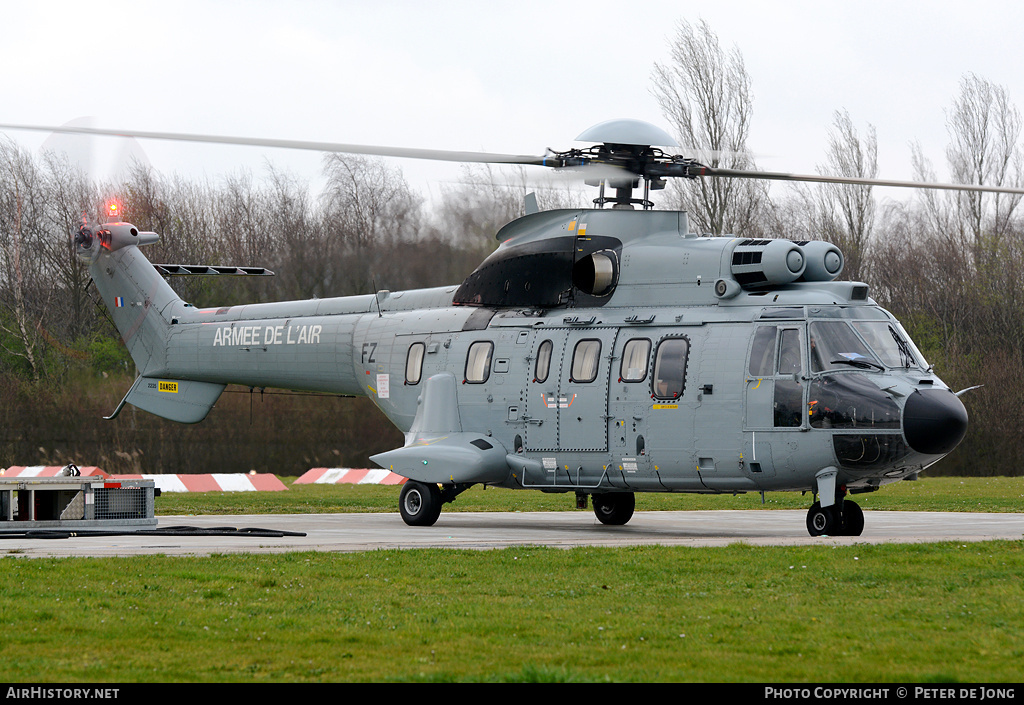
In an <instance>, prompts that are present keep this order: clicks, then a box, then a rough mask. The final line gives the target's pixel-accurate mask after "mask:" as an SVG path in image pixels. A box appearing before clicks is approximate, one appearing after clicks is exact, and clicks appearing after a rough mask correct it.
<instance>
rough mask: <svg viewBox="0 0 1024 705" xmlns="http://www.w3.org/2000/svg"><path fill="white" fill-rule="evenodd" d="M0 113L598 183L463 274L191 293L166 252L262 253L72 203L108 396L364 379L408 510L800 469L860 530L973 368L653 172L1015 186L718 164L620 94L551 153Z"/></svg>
mask: <svg viewBox="0 0 1024 705" xmlns="http://www.w3.org/2000/svg"><path fill="white" fill-rule="evenodd" d="M2 128H7V129H38V130H48V131H57V132H60V131H64V132H74V133H79V134H93V135H122V136H131V137H136V138H140V139H147V138H148V139H169V140H186V141H193V142H211V143H228V144H242V145H256V146H264V147H286V148H298V149H312V150H317V151H322V152H343V153H355V154H370V155H377V156H385V157H388V156H390V157H412V158H419V159H441V160H447V161H459V162H483V163H496V164H516V165H531V166H543V167H552V168H555V169H556V170H560V171H561V170H574V171H579V172H581V173H582V175H583V176H584V178H585V179H586V180H587V183H588V184H590V185H593V186H597V187H599V189H600V195H599V196H598V198H596V199H595V200H594V205H595V207H594V208H580V209H559V210H551V211H540V210H538V209H537V208H536V206H535V202H534V203H532V204H531V202H530V200H529V197H528V208H527V214H526V215H525V216H523V217H521V218H518V219H516V220H513V221H512V222H510V223H508V224H507V225H505V226H504V227H502V228H501V229H500V230H499V231H498V232H497V234H496V239H497V240H498V242H499V243H500V244H499V245H498V247H497V249H495V250H494V252H493V253H492V254H491V255H489V256H488V257H487V258H486V259H485V260H484V261H483V262H482V263H481V264H480V265H479V266H478V267H477V268H476V270H475V271H473V272H472V273H471V274H470V275H469V276H468V277H467V278H466V279H465V281H463V282H462V283H461V284H458V285H452V286H446V287H437V288H430V289H421V290H409V291H395V292H392V291H377V292H375V293H373V294H367V295H357V296H346V297H338V298H326V299H316V300H309V301H286V302H277V303H263V304H249V305H239V306H228V307H222V308H208V309H199V308H196V307H194V306H192V305H191V304H189V303H187V302H185V301H183V300H182V299H181V298H179V297H178V295H177V294H176V293H175V292H174V290H173V289H172V288H171V287H170V286H169V284H168V283H167V281H166V280H165V276H167V275H171V274H184V273H196V274H200V273H212V272H211V270H213V271H217V272H219V273H241V274H246V273H265V272H263V271H262V270H256V269H252V270H247V269H246V268H238V269H237V270H236V268H212V267H207V266H205V265H154V264H152V263H151V262H150V261H149V260H148V259H147V258H146V257H145V256H144V254H143V253H142V250H141V249H140V248H142V247H144V246H145V245H147V244H150V243H153V242H156V241H157V240H158V239H159V235H158V234H157V233H153V232H142V231H140V230H139V229H138V228H136V227H135V226H134V225H132V224H130V223H124V222H116V221H115V222H107V223H104V224H102V225H93V224H90V223H89V222H88V221H87V220H86V221H84V222H83V224H82V225H81V227H80V229H79V230H78V232H77V233H75V234H74V236H73V240H74V247H75V249H76V251H77V254H78V256H79V257H80V258H81V260H82V261H84V262H85V263H86V264H87V265H88V268H89V271H90V274H91V276H92V281H93V283H94V284H95V286H96V288H97V290H98V292H99V294H100V296H101V297H102V300H103V301H104V303H105V305H106V307H107V308H108V310H109V312H110V314H111V317H112V319H113V322H114V323H115V325H116V326H117V328H118V330H119V331H120V333H121V335H122V337H123V339H124V342H125V344H126V345H127V347H128V350H129V351H130V353H131V356H132V358H133V360H134V362H135V364H136V366H137V368H138V370H139V376H138V377H137V378H136V379H135V381H134V383H133V384H132V386H131V388H130V389H129V390H128V392H127V394H126V395H125V397H124V399H122V401H121V402H120V404H119V405H118V406H117V408H116V409H115V410H114V412H113V413H112V414H111V415H110V416H109V417H105V418H108V419H113V418H115V417H116V416H117V415H118V413H119V412H120V411H121V409H122V408H123V407H124V406H125V404H131V405H133V406H135V407H137V408H140V409H143V410H145V411H147V412H150V413H153V414H155V415H157V416H160V417H163V418H165V419H170V420H172V421H176V422H180V423H197V422H200V421H202V420H203V419H204V418H205V417H206V416H207V414H208V413H209V411H210V409H211V408H212V407H213V406H214V404H215V403H216V401H217V399H218V398H219V397H220V395H221V392H222V391H223V390H224V389H225V386H226V385H228V384H236V385H244V386H248V387H250V388H275V387H276V388H284V389H291V390H304V391H318V392H330V393H337V394H344V395H364V396H367V397H369V398H370V399H371V400H372V401H373V403H374V404H375V405H376V406H377V407H378V408H379V409H380V410H381V411H382V412H383V413H384V414H385V416H387V418H388V419H389V420H390V421H391V422H392V423H393V424H394V425H395V426H397V427H398V428H399V429H400V430H401V431H402V432H403V433H404V434H405V443H404V445H403V446H402V447H400V448H395V449H393V450H390V451H387V452H384V453H379V454H377V455H374V456H372V457H371V460H372V461H373V462H375V463H376V464H378V465H379V466H381V467H383V468H386V469H388V470H390V471H392V472H394V473H396V474H398V475H400V476H403V477H405V478H407V480H406V482H405V483H404V484H403V488H402V490H401V495H400V497H399V511H400V514H401V516H402V519H403V520H404V521H405V523H407V524H409V525H412V526H431V525H433V524H434V523H435V522H437V520H438V519H439V517H440V514H441V510H442V507H443V505H444V504H446V503H450V502H452V501H455V499H456V498H457V497H458V495H459V494H461V493H462V492H464V491H465V490H467V489H468V488H470V487H472V486H474V485H477V484H482V485H484V486H496V487H504V488H510V489H533V490H539V491H541V492H549V493H573V494H574V495H575V499H576V506H577V508H580V509H585V508H587V505H588V502H589V503H590V504H591V505H592V509H593V512H594V514H595V516H596V518H597V520H598V521H599V522H600V523H601V524H605V525H611V526H615V525H623V524H626V523H627V522H628V521H629V520H630V518H631V517H632V515H633V513H634V510H635V506H636V502H635V494H636V493H637V492H682V493H704V494H738V493H747V492H758V493H761V495H762V497H764V494H765V493H767V492H776V491H797V492H804V493H806V492H810V493H811V496H812V498H813V502H812V504H811V506H810V507H809V509H808V511H807V516H806V528H807V531H808V533H809V534H810V535H811V536H823V535H833V536H858V535H860V534H861V533H862V532H863V530H864V513H863V511H862V510H861V509H860V507H859V505H858V504H857V503H856V502H855V501H853V500H851V499H850V497H851V496H854V495H857V494H861V493H868V492H874V491H877V490H878V489H879V488H881V487H882V486H884V485H886V484H889V483H893V482H898V481H901V480H904V479H908V478H915V477H916V476H917V475H918V474H919V473H920V472H922V471H923V470H925V469H926V468H928V467H930V466H932V465H933V464H934V463H936V462H938V461H939V460H940V459H941V458H942V457H944V456H945V455H947V454H948V453H950V452H951V451H952V450H953V449H954V448H956V446H957V445H958V444H959V443H960V442H961V440H962V439H963V438H964V436H965V434H966V432H967V423H968V414H967V410H966V408H965V407H964V405H963V403H962V402H961V400H960V396H961V395H962V394H963V393H964V392H966V391H968V390H962V391H960V392H956V393H954V392H953V391H952V390H951V389H950V388H949V387H948V386H947V385H946V384H945V383H944V382H943V381H942V380H941V379H939V377H938V376H937V375H936V374H935V372H934V369H933V368H932V366H930V365H929V364H928V363H927V361H926V360H925V359H924V356H923V355H922V354H921V352H920V351H919V350H918V348H917V347H916V346H915V344H914V342H913V340H912V339H911V338H910V336H909V335H908V334H907V332H906V330H905V329H904V328H903V326H902V325H901V324H900V322H899V321H898V320H897V319H896V318H895V317H894V316H893V315H892V314H891V313H889V312H888V311H886V310H884V309H883V308H881V307H880V306H879V305H878V304H877V303H876V302H875V301H874V300H873V299H872V298H871V297H870V289H869V286H868V284H866V283H864V282H854V281H841V280H839V279H838V278H839V276H840V275H841V273H842V271H843V268H844V257H843V253H842V252H841V251H840V250H839V249H838V248H837V247H835V246H834V245H831V244H829V243H827V242H825V241H799V242H797V241H791V240H788V239H781V238H780V239H753V238H745V237H733V236H728V237H722V236H710V235H704V234H699V233H695V232H692V231H691V229H690V225H689V220H688V217H687V213H686V212H683V211H670V210H656V209H654V207H653V206H654V204H653V203H652V201H651V200H650V192H651V191H652V190H658V189H661V188H664V187H665V183H666V179H668V178H686V179H695V178H712V177H731V178H756V179H769V180H783V181H808V182H823V183H840V184H854V185H856V184H861V185H880V186H900V187H913V188H937V189H955V190H973V191H997V192H999V191H1002V192H1011V193H1024V191H1022V190H1019V189H1011V188H1003V187H986V186H979V185H962V184H941V183H920V182H909V181H885V180H880V179H865V178H847V177H829V176H819V175H797V174H786V173H781V172H762V171H741V170H730V169H719V168H714V167H709V166H706V165H704V164H702V163H700V162H698V161H697V160H695V159H692V158H688V157H684V156H680V155H677V154H672V153H670V152H666V151H664V150H663V149H662V147H669V148H672V147H676V146H677V145H676V143H675V140H674V139H673V138H672V137H671V136H669V135H668V134H667V133H665V132H664V131H662V130H661V129H660V128H657V127H656V126H654V125H650V124H648V123H646V122H641V121H637V120H628V119H623V120H610V121H607V122H603V123H600V124H598V125H595V126H593V127H591V128H590V129H588V130H585V131H584V132H583V133H581V134H580V135H579V137H577V141H578V142H588V143H591V144H592V145H593V146H590V147H586V148H574V149H570V150H567V151H564V152H551V151H549V152H548V153H546V154H544V155H542V156H530V155H507V154H490V153H480V152H449V151H440V150H423V149H409V148H390V147H373V146H363V145H349V144H335V143H322V142H305V141H293V140H267V139H251V138H237V137H223V136H211V135H189V134H180V133H164V132H159V133H157V132H139V131H122V130H102V129H98V128H86V127H64V128H61V127H34V126H23V125H0V129H2ZM641 182H642V185H643V192H642V195H640V196H637V195H635V193H636V190H637V189H638V188H640V186H641ZM606 206H610V207H606ZM229 270H236V271H229Z"/></svg>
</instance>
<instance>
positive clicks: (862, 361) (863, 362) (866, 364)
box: [829, 357, 885, 372]
mask: <svg viewBox="0 0 1024 705" xmlns="http://www.w3.org/2000/svg"><path fill="white" fill-rule="evenodd" d="M829 364H830V365H853V366H854V367H859V368H860V369H862V370H870V369H876V370H881V371H882V372H885V367H883V366H882V365H879V364H878V363H877V362H875V361H874V360H869V359H868V358H866V357H862V358H859V359H852V358H841V359H839V360H832V361H831V362H829Z"/></svg>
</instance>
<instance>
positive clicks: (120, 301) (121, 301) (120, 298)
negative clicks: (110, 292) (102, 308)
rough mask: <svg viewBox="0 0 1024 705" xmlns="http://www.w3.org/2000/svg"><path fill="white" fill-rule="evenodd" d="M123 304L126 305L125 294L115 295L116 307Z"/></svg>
mask: <svg viewBox="0 0 1024 705" xmlns="http://www.w3.org/2000/svg"><path fill="white" fill-rule="evenodd" d="M123 306H124V297H123V296H115V297H114V308H122V307H123Z"/></svg>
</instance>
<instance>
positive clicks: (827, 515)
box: [807, 500, 864, 536]
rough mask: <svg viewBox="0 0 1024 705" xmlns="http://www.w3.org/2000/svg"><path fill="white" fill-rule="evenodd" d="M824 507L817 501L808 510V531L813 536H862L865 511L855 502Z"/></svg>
mask: <svg viewBox="0 0 1024 705" xmlns="http://www.w3.org/2000/svg"><path fill="white" fill-rule="evenodd" d="M839 507H840V505H838V504H833V505H832V506H831V507H822V506H821V504H819V503H818V502H815V503H814V504H812V505H811V508H810V509H808V510H807V532H808V533H809V534H810V535H811V536H825V535H830V536H860V535H861V534H862V533H863V532H864V512H863V510H861V508H860V505H858V504H857V503H855V502H850V501H848V500H847V501H844V502H843V503H842V509H840V508H839Z"/></svg>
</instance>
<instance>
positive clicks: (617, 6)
mask: <svg viewBox="0 0 1024 705" xmlns="http://www.w3.org/2000/svg"><path fill="white" fill-rule="evenodd" d="M630 7H631V6H630V5H629V4H628V3H623V2H621V0H616V1H613V2H606V1H604V0H587V1H586V2H558V0H546V1H538V2H534V1H533V0H517V1H516V2H513V3H501V4H499V3H484V2H479V1H478V2H442V1H439V0H432V1H430V2H423V1H422V0H421V1H417V2H404V1H401V2H399V1H389V0H377V1H376V2H370V1H369V0H359V1H357V2H347V1H340V0H338V1H335V2H326V1H325V2H313V1H310V0H289V2H283V1H278V2H261V1H256V0H246V1H245V2H234V1H232V2H228V1H220V2H218V1H216V0H205V1H204V2H183V1H181V0H176V1H175V2H167V1H166V0H165V1H164V2H159V3H157V2H147V1H145V0H131V1H129V2H113V1H111V2H81V1H79V2H52V1H47V0H34V1H33V2H31V3H22V2H7V1H5V2H3V4H2V13H0V27H2V36H3V41H2V42H0V66H2V70H0V95H2V96H3V97H2V100H0V123H31V124H62V123H65V122H67V121H70V120H73V119H76V118H80V117H84V116H90V117H94V118H95V120H94V124H95V125H96V126H99V127H111V128H126V129H138V130H165V131H177V132H200V133H214V134H235V135H244V136H255V137H278V138H292V139H309V140H322V141H334V142H348V143H359V144H381V145H392V146H403V147H424V148H438V149H453V150H483V151H491V152H504V153H517V154H540V153H542V152H543V151H544V149H545V148H547V147H552V148H556V149H565V148H568V147H572V146H578V145H577V143H574V142H573V139H574V138H575V137H576V136H577V135H578V134H579V133H580V132H582V131H583V130H584V129H586V128H587V127H589V126H591V125H593V124H595V123H598V122H601V121H603V120H607V119H611V118H620V117H631V118H637V119H641V120H646V121H648V122H652V123H654V124H656V125H659V126H661V127H663V128H665V129H668V127H669V126H668V125H667V124H666V123H665V121H664V120H663V119H662V117H661V115H660V112H659V108H658V106H657V103H656V101H655V99H654V98H653V96H652V94H651V91H650V88H651V72H652V68H653V66H654V63H655V62H657V61H666V60H667V58H668V55H669V53H668V48H667V43H668V40H669V39H670V37H671V35H672V34H673V32H674V28H675V25H676V23H677V21H679V20H681V19H686V20H690V21H697V20H698V19H704V20H706V21H707V22H708V23H709V24H710V26H711V27H712V29H713V30H714V31H715V32H716V33H717V34H718V36H719V39H720V40H721V43H722V45H723V46H724V47H726V48H731V47H733V46H735V47H737V48H738V49H739V50H740V52H741V53H742V55H743V57H744V60H745V62H746V66H747V70H748V72H749V74H750V77H751V80H752V84H753V91H754V96H755V103H754V119H753V120H754V121H753V128H752V131H751V136H750V140H749V147H750V149H751V150H752V151H753V152H754V154H755V156H756V159H757V162H758V166H759V167H761V168H763V169H768V170H776V171H792V172H813V171H814V170H815V167H816V165H817V164H818V163H820V162H823V161H824V149H825V144H826V139H827V129H828V127H829V124H830V123H831V121H832V116H833V113H834V111H836V110H839V109H846V110H848V111H849V113H850V115H851V117H852V118H853V120H854V122H855V123H856V124H857V125H858V126H859V127H861V128H863V127H864V126H865V125H866V124H867V123H871V124H873V125H874V126H875V127H876V129H877V131H878V138H879V166H880V168H879V176H880V177H883V178H896V179H908V178H911V177H912V173H911V169H910V148H909V144H910V143H911V142H912V141H914V140H918V141H920V143H921V144H922V146H923V148H924V150H925V152H926V154H928V155H929V156H930V158H931V159H932V161H933V163H934V164H935V165H936V168H937V172H938V174H939V176H940V177H942V178H945V177H946V170H945V165H944V159H943V150H944V147H945V144H946V141H947V137H946V127H945V112H946V111H947V110H948V108H949V107H950V105H951V104H952V101H953V99H954V98H955V96H956V94H957V92H958V84H959V82H960V80H961V78H962V77H963V76H964V75H965V74H968V73H972V72H973V73H975V74H977V75H979V76H981V77H983V78H986V79H988V80H990V81H992V82H994V83H997V84H1000V85H1003V86H1005V87H1006V88H1007V89H1008V90H1009V93H1010V96H1011V98H1012V99H1013V101H1014V102H1015V104H1017V105H1018V107H1020V106H1022V101H1024V70H1022V68H1021V67H1022V66H1024V61H1022V59H1024V56H1022V54H1024V48H1022V44H1024V42H1022V41H1021V38H1020V32H1021V27H1024V4H1022V3H1017V2H994V1H989V2H986V1H984V0H975V2H972V3H964V2H962V1H961V2H946V1H937V0H929V1H927V2H899V1H898V0H889V1H887V2H878V1H874V0H871V1H865V0H857V1H855V2H842V3H841V2H822V1H821V0H817V1H814V2H802V1H801V2H793V1H789V2H771V1H769V0H760V1H759V2H754V1H750V2H742V1H739V0H706V1H705V2H690V1H689V0H671V1H666V2H663V1H661V0H645V2H642V3H635V4H633V5H632V9H630ZM8 134H9V136H11V137H13V138H15V139H16V140H17V141H18V142H19V143H21V144H23V145H25V146H26V147H29V148H32V149H36V148H38V147H39V146H40V145H41V144H42V142H43V140H44V139H45V135H36V134H31V133H24V132H23V133H8ZM698 146H700V145H698ZM142 148H143V150H144V151H145V153H146V155H147V157H148V159H149V161H150V162H151V163H152V165H153V166H154V168H156V169H157V170H158V171H160V172H162V173H165V174H170V173H174V172H178V173H182V174H188V175H191V176H205V177H209V178H211V179H215V178H217V176H218V175H220V174H224V173H230V172H236V171H238V170H240V169H249V170H252V171H253V172H254V173H255V174H257V175H258V174H259V173H261V172H262V171H263V169H264V164H265V162H266V161H267V160H269V161H270V162H272V163H273V164H275V165H277V166H278V167H280V168H283V169H287V170H289V171H292V172H294V173H295V174H296V175H297V176H299V177H301V178H304V179H308V180H310V181H313V182H315V180H316V179H317V177H318V175H319V172H320V156H319V155H317V154H294V153H288V152H284V151H281V150H259V149H255V148H247V147H210V146H207V145H196V146H191V145H181V144H174V145H170V144H167V143H158V142H144V143H142ZM97 150H98V154H99V156H100V157H101V159H100V161H101V167H102V157H103V155H104V154H107V155H109V154H110V153H113V152H114V151H115V149H114V147H113V146H111V145H110V144H109V141H107V140H102V141H100V142H99V143H98V146H97ZM395 163H396V165H398V166H400V167H401V168H402V170H403V172H404V173H405V174H406V177H407V178H408V179H409V181H410V182H411V183H412V184H413V185H414V186H415V187H417V188H419V189H421V190H422V191H424V192H425V195H436V193H437V191H438V190H439V188H440V187H441V184H443V183H444V182H445V180H451V179H454V178H457V173H458V172H457V169H456V168H455V167H441V166H438V165H436V164H432V163H422V162H413V161H409V160H395Z"/></svg>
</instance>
